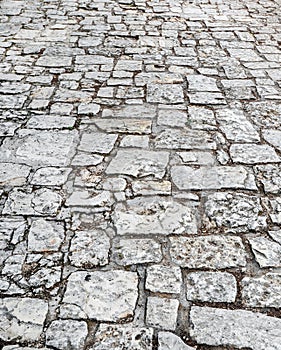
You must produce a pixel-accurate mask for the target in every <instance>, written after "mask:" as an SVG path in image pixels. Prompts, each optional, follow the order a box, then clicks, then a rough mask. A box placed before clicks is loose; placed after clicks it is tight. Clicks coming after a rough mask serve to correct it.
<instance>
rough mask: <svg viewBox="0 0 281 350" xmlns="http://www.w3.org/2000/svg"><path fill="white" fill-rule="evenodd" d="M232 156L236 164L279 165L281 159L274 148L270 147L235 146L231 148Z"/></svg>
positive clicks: (253, 145) (254, 145)
mask: <svg viewBox="0 0 281 350" xmlns="http://www.w3.org/2000/svg"><path fill="white" fill-rule="evenodd" d="M230 156H231V158H232V160H233V162H235V163H243V164H256V163H277V162H281V158H280V157H279V156H278V155H277V153H276V152H275V150H274V148H273V147H271V146H268V145H256V144H250V143H248V144H234V145H231V146H230Z"/></svg>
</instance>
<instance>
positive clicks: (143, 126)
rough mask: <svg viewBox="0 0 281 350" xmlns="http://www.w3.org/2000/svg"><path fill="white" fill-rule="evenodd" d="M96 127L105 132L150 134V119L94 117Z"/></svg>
mask: <svg viewBox="0 0 281 350" xmlns="http://www.w3.org/2000/svg"><path fill="white" fill-rule="evenodd" d="M94 123H95V124H96V125H97V127H98V128H99V129H101V130H103V131H105V132H118V133H126V134H129V133H132V134H150V133H151V124H152V123H151V120H145V119H133V118H130V119H120V118H118V120H114V119H113V120H112V119H95V120H94Z"/></svg>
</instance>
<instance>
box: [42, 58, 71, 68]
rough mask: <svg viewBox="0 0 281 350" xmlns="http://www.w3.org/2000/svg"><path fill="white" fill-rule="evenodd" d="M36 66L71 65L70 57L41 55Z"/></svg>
mask: <svg viewBox="0 0 281 350" xmlns="http://www.w3.org/2000/svg"><path fill="white" fill-rule="evenodd" d="M36 65H37V66H42V67H52V68H53V67H56V68H57V67H66V66H71V57H67V56H60V57H58V56H47V55H46V56H42V57H40V58H39V59H38V60H37V62H36Z"/></svg>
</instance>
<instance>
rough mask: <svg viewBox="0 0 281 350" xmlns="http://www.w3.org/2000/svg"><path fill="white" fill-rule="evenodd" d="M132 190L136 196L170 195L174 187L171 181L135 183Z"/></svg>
mask: <svg viewBox="0 0 281 350" xmlns="http://www.w3.org/2000/svg"><path fill="white" fill-rule="evenodd" d="M132 190H133V192H134V194H140V195H143V196H149V195H160V194H162V195H170V194H171V191H172V185H171V182H170V181H165V180H164V181H161V182H160V181H159V182H158V181H133V182H132Z"/></svg>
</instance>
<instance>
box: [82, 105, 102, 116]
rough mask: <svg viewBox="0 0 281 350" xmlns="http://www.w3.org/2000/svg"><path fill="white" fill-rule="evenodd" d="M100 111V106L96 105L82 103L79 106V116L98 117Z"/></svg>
mask: <svg viewBox="0 0 281 350" xmlns="http://www.w3.org/2000/svg"><path fill="white" fill-rule="evenodd" d="M99 111H100V105H98V104H96V103H81V104H80V105H79V106H78V114H91V115H96V114H98V112H99Z"/></svg>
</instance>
